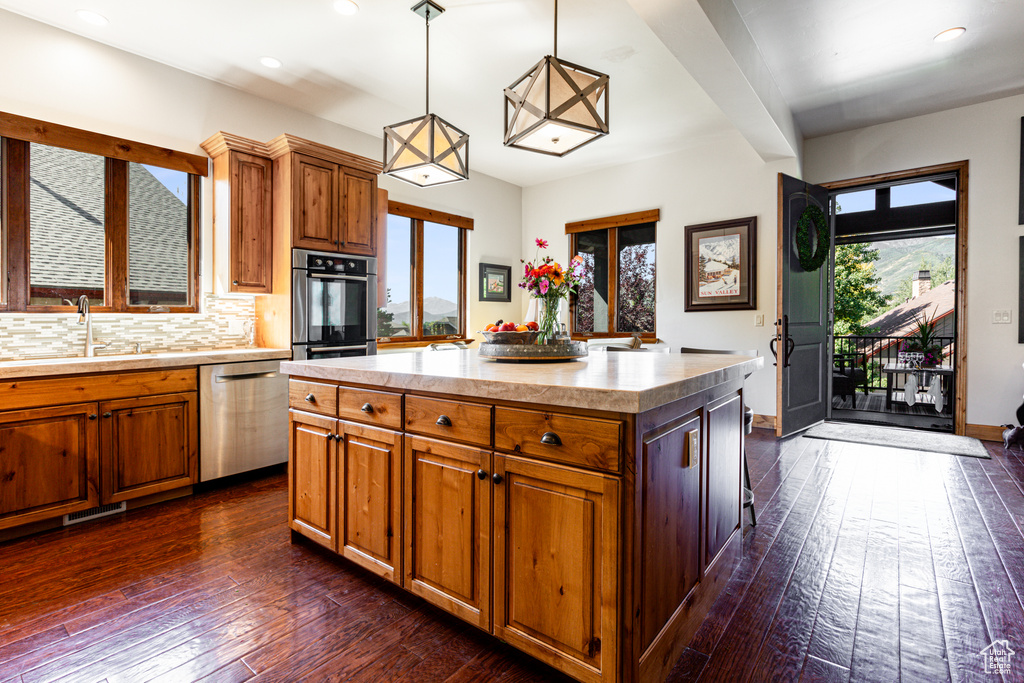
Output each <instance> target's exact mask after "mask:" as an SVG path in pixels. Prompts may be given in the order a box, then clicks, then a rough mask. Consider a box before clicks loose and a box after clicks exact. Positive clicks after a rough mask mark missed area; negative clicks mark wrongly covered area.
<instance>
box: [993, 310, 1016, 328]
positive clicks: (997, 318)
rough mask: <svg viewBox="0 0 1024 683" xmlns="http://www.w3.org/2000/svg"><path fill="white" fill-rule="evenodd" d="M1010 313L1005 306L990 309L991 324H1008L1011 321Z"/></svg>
mask: <svg viewBox="0 0 1024 683" xmlns="http://www.w3.org/2000/svg"><path fill="white" fill-rule="evenodd" d="M1012 317H1013V315H1012V313H1011V311H1010V310H1009V309H1007V308H1001V309H997V310H994V311H992V324H993V325H1009V324H1010V323H1011V322H1012Z"/></svg>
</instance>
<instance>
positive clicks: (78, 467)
mask: <svg viewBox="0 0 1024 683" xmlns="http://www.w3.org/2000/svg"><path fill="white" fill-rule="evenodd" d="M96 425H97V415H96V404H95V403H83V404H80V405H71V406H60V407H57V408H38V409H34V410H19V411H12V412H4V413H0V529H6V528H8V527H12V526H18V525H19V524H28V523H30V522H37V521H40V520H44V519H50V518H53V517H60V516H61V515H64V514H67V513H69V512H79V511H81V510H88V509H89V508H92V507H96V506H97V505H98V504H99V485H98V481H97V479H98V474H99V438H98V430H97V428H96Z"/></svg>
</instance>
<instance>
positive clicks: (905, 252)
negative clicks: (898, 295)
mask: <svg viewBox="0 0 1024 683" xmlns="http://www.w3.org/2000/svg"><path fill="white" fill-rule="evenodd" d="M870 246H871V248H873V249H877V250H878V260H877V261H875V263H874V265H875V274H876V275H878V277H879V278H881V280H882V281H881V283H880V284H879V286H878V289H879V291H881V292H882V294H886V295H888V294H892V293H893V292H895V291H896V288H897V287H899V285H900V283H901V282H903V281H904V280H909V279H911V278H912V277H913V276H914V273H916V272H917V271H918V270H920V268H921V262H922V260H923V261H924V262H926V263H929V264H930V265H931V267H932V268H935V267H938V266H939V265H941V264H942V263H943V262H944V261H945V260H946V259H947V258H949V257H951V256H952V257H954V258H955V254H956V239H955V238H954V237H953V236H952V235H950V236H948V237H945V236H944V237H914V238H911V239H905V240H892V241H890V242H875V243H874V244H872V245H870ZM941 284H942V283H941V282H934V281H933V282H932V286H933V287H937V286H938V285H941Z"/></svg>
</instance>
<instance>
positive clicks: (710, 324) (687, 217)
mask: <svg viewBox="0 0 1024 683" xmlns="http://www.w3.org/2000/svg"><path fill="white" fill-rule="evenodd" d="M594 144H601V143H600V142H596V143H594ZM798 171H799V169H798V164H797V162H796V160H795V159H789V160H786V161H779V162H773V163H764V162H763V161H762V160H761V158H760V157H759V156H758V155H757V154H756V153H755V152H754V150H753V149H752V148H751V147H750V145H749V144H748V143H747V142H746V141H745V140H744V139H743V138H742V137H741V136H740V134H739V133H738V132H737V133H735V134H730V135H726V136H722V137H721V138H720V139H718V140H715V141H714V142H712V143H709V144H706V145H703V146H700V147H696V148H693V149H690V150H686V151H683V152H678V153H674V154H669V155H665V156H661V157H656V158H653V159H647V160H644V161H640V162H636V163H631V164H625V165H622V166H618V167H616V168H612V169H606V170H603V171H598V172H594V173H589V174H586V175H581V176H576V177H573V178H569V179H565V180H561V181H557V182H552V183H546V184H544V185H540V186H534V187H528V188H525V189H524V190H523V242H522V250H523V253H524V254H526V256H527V258H532V257H533V254H534V253H535V250H536V247H535V245H534V239H535V238H537V237H541V238H544V239H546V240H548V241H549V242H550V244H551V246H550V247H549V250H550V253H551V255H552V256H554V257H555V258H556V259H557V260H558V261H559V262H560V263H563V264H564V263H565V262H566V260H567V258H568V252H569V240H568V237H567V236H566V235H565V224H566V223H570V222H573V221H579V220H584V219H588V218H598V217H601V216H613V215H618V214H624V213H631V212H633V211H642V210H645V209H660V210H661V222H659V223H658V234H657V253H656V257H655V258H656V269H657V312H656V315H657V326H658V337H659V338H661V339H662V340H664V341H666V342H667V343H668V344H670V345H671V346H672V347H673V348H672V350H673V351H678V349H679V347H680V346H695V347H705V348H733V349H744V348H756V349H758V351H760V352H761V354H762V355H764V356H765V357H766V360H765V369H763V370H761V371H759V372H757V373H754V375H752V376H751V377H750V379H748V380H747V391H748V393H747V402H748V405H750V406H751V407H752V408H753V409H754V412H755V413H757V414H760V415H775V369H774V367H772V364H771V354H770V352H769V350H768V342H769V340H770V339H771V336H772V334H773V331H774V328H773V327H772V324H771V323H772V321H773V320H774V315H775V291H776V289H775V260H776V256H775V254H776V251H775V244H776V232H777V225H776V211H777V209H776V206H777V203H778V201H777V196H776V194H777V185H778V180H777V177H778V176H777V174H778V173H779V172H783V173H788V174H790V175H796V174H797V173H798ZM746 216H757V265H758V278H757V280H758V282H757V310H756V311H720V312H702V313H684V312H683V304H684V300H685V286H686V285H685V280H684V275H685V268H684V259H683V256H684V248H685V247H684V245H685V240H684V227H685V226H687V225H693V224H697V223H710V222H712V221H720V220H726V219H730V218H743V217H746ZM525 303H526V302H525V301H524V305H525ZM755 314H763V315H764V317H765V326H764V327H755V326H754V316H755Z"/></svg>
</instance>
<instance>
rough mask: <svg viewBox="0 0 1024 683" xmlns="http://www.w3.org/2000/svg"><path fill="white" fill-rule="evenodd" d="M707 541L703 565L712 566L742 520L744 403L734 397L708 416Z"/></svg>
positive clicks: (710, 409) (712, 408)
mask: <svg viewBox="0 0 1024 683" xmlns="http://www.w3.org/2000/svg"><path fill="white" fill-rule="evenodd" d="M707 422H708V427H707V440H708V442H707V468H706V469H707V472H706V474H705V481H706V482H707V484H706V486H707V495H706V496H705V501H706V510H705V512H704V514H705V515H706V519H707V525H706V529H707V539H706V541H705V552H704V564H705V565H709V564H711V563H712V562H713V561H714V559H715V557H716V556H717V555H718V553H719V552H721V550H722V548H723V547H725V544H726V543H727V542H728V540H729V538H730V537H731V536H732V534H733V532H734V531H736V530H737V529H739V528H740V520H741V519H742V507H741V506H740V501H741V498H742V489H741V488H740V487H741V484H740V481H741V480H740V467H741V464H742V457H743V440H742V439H743V437H742V434H743V431H742V430H743V399H742V398H740V396H739V395H735V394H734V395H732V396H729V397H726V398H725V399H723V400H721V401H718V402H715V403H712V404H711V405H709V406H708V412H707Z"/></svg>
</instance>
